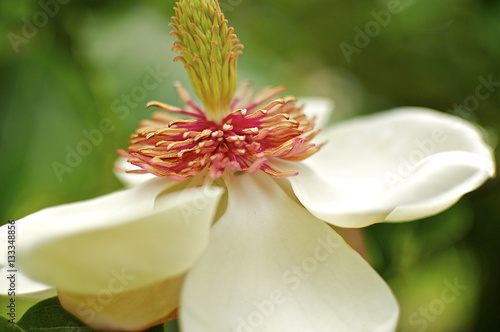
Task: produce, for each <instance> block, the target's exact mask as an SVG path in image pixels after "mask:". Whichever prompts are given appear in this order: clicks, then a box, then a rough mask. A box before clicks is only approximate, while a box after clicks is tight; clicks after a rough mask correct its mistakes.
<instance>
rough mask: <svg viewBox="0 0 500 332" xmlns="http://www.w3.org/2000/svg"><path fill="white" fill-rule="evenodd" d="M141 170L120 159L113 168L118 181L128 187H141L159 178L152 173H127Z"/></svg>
mask: <svg viewBox="0 0 500 332" xmlns="http://www.w3.org/2000/svg"><path fill="white" fill-rule="evenodd" d="M140 169H141V168H140V167H139V166H135V165H132V164H131V163H129V162H127V158H123V157H120V158H118V159H117V160H116V161H115V164H114V167H113V173H115V176H116V177H117V178H118V180H120V182H121V183H123V184H124V185H125V186H127V187H135V186H137V185H140V184H141V183H144V182H146V181H149V180H151V179H154V178H157V176H154V175H153V174H151V173H146V174H135V173H127V171H134V170H140ZM171 181H173V180H171Z"/></svg>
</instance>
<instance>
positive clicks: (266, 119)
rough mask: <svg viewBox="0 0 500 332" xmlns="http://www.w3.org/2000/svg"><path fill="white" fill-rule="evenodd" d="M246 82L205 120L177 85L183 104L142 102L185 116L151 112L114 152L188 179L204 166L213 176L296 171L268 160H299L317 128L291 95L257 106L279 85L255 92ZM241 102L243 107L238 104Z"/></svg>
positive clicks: (178, 178)
mask: <svg viewBox="0 0 500 332" xmlns="http://www.w3.org/2000/svg"><path fill="white" fill-rule="evenodd" d="M247 88H248V85H247V84H244V85H243V87H242V88H241V89H240V91H239V92H238V93H237V94H236V96H235V98H233V100H232V102H231V105H230V107H231V112H230V114H229V115H227V116H226V117H225V118H224V119H223V120H222V123H221V124H218V123H216V122H214V121H212V120H208V119H207V118H206V116H205V113H204V112H203V111H202V110H201V109H200V108H199V107H198V106H197V105H196V104H195V103H194V102H193V101H192V100H191V98H190V97H189V95H188V94H187V92H186V91H185V90H184V89H183V88H182V87H181V86H180V85H177V91H178V94H179V97H180V98H181V99H182V100H183V102H184V104H185V108H184V109H179V108H176V107H174V106H170V105H166V104H162V103H158V102H151V103H149V104H148V106H156V107H158V108H160V109H163V110H165V111H168V112H171V113H178V114H186V115H189V116H190V117H191V118H189V119H183V118H179V117H173V116H172V115H170V114H168V113H165V112H157V113H155V114H154V115H153V117H152V119H151V120H147V121H143V122H142V123H141V124H140V128H139V129H138V130H137V131H136V132H135V134H133V135H132V136H131V140H130V142H129V144H130V147H129V148H128V149H127V152H125V151H119V152H120V154H121V155H122V156H123V157H126V158H128V159H129V162H130V163H132V164H134V165H136V166H139V167H140V168H141V169H142V170H138V171H133V172H134V173H146V172H149V173H152V174H154V175H157V176H167V177H169V178H172V179H174V180H176V181H183V180H185V179H188V178H190V177H192V176H194V175H196V174H199V173H200V172H202V171H203V170H204V169H205V168H206V169H207V170H208V172H209V174H210V176H211V177H212V178H214V179H215V178H219V177H220V176H221V175H222V173H223V172H224V170H226V169H230V170H232V171H234V172H237V171H243V172H247V173H253V172H256V171H258V170H262V171H264V172H266V173H267V174H270V175H272V176H275V177H286V176H292V175H296V174H297V173H296V172H294V171H279V170H277V169H275V168H274V167H272V166H271V164H272V160H273V158H279V159H284V160H290V161H299V160H303V159H305V158H307V157H309V156H311V155H312V154H314V153H315V152H317V151H318V150H319V148H320V146H318V145H315V144H312V143H311V142H310V140H311V139H312V138H314V136H315V135H316V134H317V131H313V122H312V121H311V120H308V119H307V118H306V116H305V115H304V114H303V113H302V112H301V110H302V107H298V106H296V104H295V102H296V99H295V98H293V97H286V98H284V99H276V100H274V101H272V102H271V103H268V104H267V105H266V106H265V107H262V108H258V106H259V105H260V104H263V103H265V102H268V101H269V100H270V99H273V98H274V97H275V96H276V95H277V94H278V93H280V92H281V91H283V88H267V89H264V90H263V91H261V92H260V93H259V94H258V95H257V97H255V98H252V92H251V91H249V92H247V90H248V89H247ZM245 103H246V106H245V107H239V106H240V104H245Z"/></svg>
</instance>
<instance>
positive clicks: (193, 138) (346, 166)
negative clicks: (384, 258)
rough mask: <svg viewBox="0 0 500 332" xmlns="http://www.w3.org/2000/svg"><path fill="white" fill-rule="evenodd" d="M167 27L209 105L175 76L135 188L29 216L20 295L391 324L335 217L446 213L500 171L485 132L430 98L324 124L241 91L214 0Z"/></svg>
mask: <svg viewBox="0 0 500 332" xmlns="http://www.w3.org/2000/svg"><path fill="white" fill-rule="evenodd" d="M172 25H173V27H174V29H175V32H174V34H175V35H177V37H178V38H179V41H178V42H176V43H175V44H174V49H175V50H178V51H180V52H181V56H180V57H178V58H177V59H178V60H180V61H182V62H183V63H184V66H185V67H186V69H187V70H188V74H189V76H190V79H191V82H192V84H193V88H194V90H195V92H196V93H197V95H198V96H199V97H200V99H201V101H202V102H203V107H200V106H198V105H197V104H196V103H195V102H194V101H193V100H192V99H191V97H190V96H189V95H188V94H187V92H186V91H185V90H184V89H183V88H182V87H180V86H177V91H178V94H179V97H180V99H181V100H182V101H183V103H184V107H183V108H182V109H181V108H176V107H173V106H170V105H166V104H162V103H159V102H152V103H150V104H149V106H156V107H159V108H160V109H162V110H165V111H167V113H165V112H163V113H156V114H154V115H153V117H152V119H151V120H147V121H144V122H142V123H141V124H140V127H139V129H138V130H137V131H136V132H135V133H134V134H133V135H132V136H131V140H130V146H129V148H128V149H127V151H120V154H121V155H122V157H124V159H122V160H121V164H120V165H118V167H117V168H118V169H120V170H123V171H125V170H126V171H128V172H127V173H125V172H120V173H118V176H119V177H120V178H121V179H122V180H123V181H125V182H126V183H127V184H128V185H129V187H130V188H128V189H124V190H121V191H118V192H116V193H111V194H108V195H105V196H102V197H98V198H95V199H91V200H88V201H84V202H79V203H72V204H67V205H62V206H57V207H52V208H48V209H45V210H42V211H39V212H36V213H34V214H32V215H29V216H27V217H25V218H23V219H21V220H18V221H17V223H16V226H17V234H16V235H17V246H18V260H17V265H18V268H19V274H18V287H19V289H18V295H24V296H32V297H39V298H43V297H47V296H50V295H53V294H55V290H56V289H57V294H58V296H59V299H60V301H61V303H62V305H63V306H64V307H65V309H66V310H68V311H70V312H71V313H72V314H74V315H75V316H77V317H78V318H79V319H81V320H82V321H83V322H85V323H87V324H88V325H90V326H92V327H95V328H99V329H113V330H117V329H120V330H129V331H137V330H142V329H146V328H148V327H150V326H154V325H156V324H160V323H162V322H165V321H167V320H169V319H172V318H175V317H176V316H177V310H178V315H179V317H180V323H181V329H182V331H184V332H221V331H238V332H252V331H297V332H304V331H332V330H335V331H349V332H353V331H354V332H355V331H379V332H383V331H394V330H395V328H396V324H397V319H398V312H399V310H398V305H397V301H396V299H395V298H394V295H393V294H392V292H391V290H390V289H389V287H388V286H387V285H386V283H385V282H384V281H383V280H382V278H381V277H380V276H379V275H378V274H377V273H376V272H375V271H374V270H373V269H372V267H371V266H370V265H369V264H368V263H367V262H366V261H365V260H364V259H363V258H362V257H361V256H360V255H359V254H358V253H357V252H356V251H354V250H353V249H352V248H351V247H350V246H349V245H348V244H346V243H345V242H344V241H343V239H342V238H341V237H340V236H339V235H338V234H337V233H336V232H335V230H334V229H333V228H332V227H330V225H335V226H340V227H348V228H359V227H365V226H368V225H371V224H374V223H378V222H384V221H387V222H397V221H408V220H413V219H419V218H423V217H427V216H431V215H434V214H436V213H439V212H441V211H443V210H445V209H446V208H448V207H449V206H451V205H452V204H454V203H455V202H456V201H457V200H458V199H460V197H461V196H463V195H464V194H465V193H467V192H470V191H472V190H474V189H476V188H477V187H479V186H480V185H481V184H482V183H483V182H484V181H486V180H487V179H488V178H489V177H491V176H493V175H494V173H495V164H494V160H493V157H492V151H491V149H490V148H489V147H488V146H487V145H486V144H485V143H484V141H483V139H482V135H481V132H480V131H479V130H478V129H477V128H476V127H475V126H474V125H472V124H470V123H468V122H466V121H464V120H461V119H459V118H456V117H454V116H450V115H446V114H443V113H439V112H436V111H432V110H429V109H423V108H400V109H395V110H390V111H386V112H383V113H380V114H376V115H371V116H365V117H359V118H357V119H353V120H350V121H347V122H344V123H340V124H337V125H334V126H332V127H327V128H325V125H326V123H327V119H328V114H329V112H330V110H331V108H332V104H331V102H329V101H327V100H324V99H301V100H300V102H298V101H297V100H296V99H295V98H293V97H285V98H278V99H275V98H276V96H277V95H278V94H280V93H282V92H283V89H282V88H266V89H264V90H263V91H261V92H260V93H259V94H257V95H255V96H254V95H253V94H252V92H251V91H250V89H249V88H248V86H247V85H246V84H243V85H242V87H241V88H240V89H239V90H238V91H237V92H236V93H235V91H236V59H237V56H238V54H239V53H240V48H241V45H240V44H238V40H237V39H236V36H235V35H234V33H233V29H232V28H229V27H228V26H227V21H226V20H225V19H224V16H223V14H222V13H221V12H220V8H219V6H218V3H217V1H215V0H210V1H188V0H181V1H179V3H178V4H177V8H176V16H175V17H174V23H173V24H172ZM172 114H174V115H172ZM176 114H184V115H187V116H188V117H185V118H184V117H181V116H180V115H176ZM318 128H321V129H322V130H321V132H319V133H318V130H317V129H318ZM125 160H127V161H128V162H129V164H124V163H123V162H124V161H125ZM138 173H139V174H138ZM0 236H1V238H2V243H6V242H4V240H5V241H7V238H8V229H7V226H4V227H2V228H1V233H0ZM0 250H6V246H2V248H1V249H0ZM7 256H8V255H7V253H6V252H5V253H4V254H2V255H1V256H0V265H1V269H2V273H4V272H5V273H6V270H7V269H8V260H7ZM2 282H5V278H3V279H2ZM6 289H7V287H4V286H2V288H1V290H2V291H5V290H6Z"/></svg>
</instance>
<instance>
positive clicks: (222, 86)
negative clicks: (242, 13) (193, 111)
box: [170, 0, 243, 123]
mask: <svg viewBox="0 0 500 332" xmlns="http://www.w3.org/2000/svg"><path fill="white" fill-rule="evenodd" d="M172 19H173V20H174V22H173V23H170V25H171V26H172V27H173V28H174V29H175V31H172V32H171V34H173V35H175V36H176V37H177V39H178V41H176V42H174V46H173V48H172V49H173V50H174V51H178V52H180V54H181V55H180V56H177V57H175V58H174V61H182V62H183V63H184V67H185V68H186V70H187V72H188V75H189V79H190V80H191V84H192V85H193V89H194V91H195V92H196V94H197V95H198V97H200V99H201V100H202V102H203V105H204V107H205V113H206V117H207V120H211V121H215V122H217V123H220V122H221V121H222V119H223V118H224V117H225V116H226V115H228V114H229V105H230V103H231V99H232V97H233V95H234V92H235V90H236V85H237V68H236V63H237V58H238V55H239V54H241V53H242V52H241V49H242V48H243V45H241V44H240V43H239V40H238V38H237V37H236V35H235V34H234V33H233V31H234V29H233V28H232V27H228V25H227V23H228V22H227V20H226V19H225V18H224V14H223V13H222V11H221V9H220V6H219V3H218V1H217V0H180V1H179V2H177V6H176V7H175V16H173V17H172Z"/></svg>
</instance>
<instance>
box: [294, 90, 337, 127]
mask: <svg viewBox="0 0 500 332" xmlns="http://www.w3.org/2000/svg"><path fill="white" fill-rule="evenodd" d="M297 100H298V102H299V104H301V105H304V109H303V110H302V112H303V113H304V114H305V115H307V116H308V117H312V116H314V117H316V121H315V128H317V129H322V128H325V127H326V125H327V124H328V120H329V119H330V115H331V114H332V112H333V109H334V108H335V104H334V102H333V100H331V99H328V98H319V97H301V98H298V99H297Z"/></svg>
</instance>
